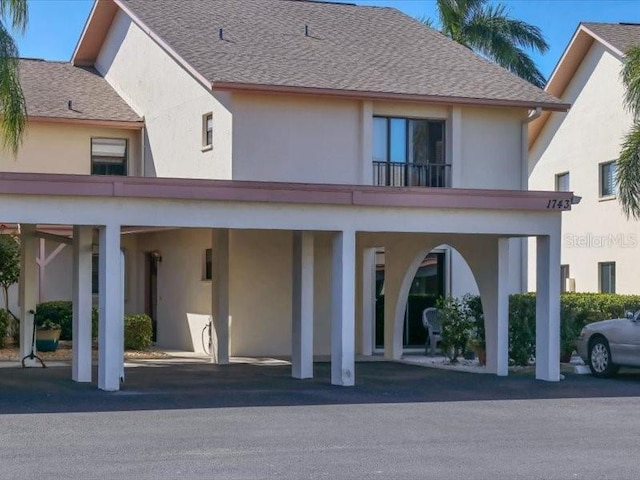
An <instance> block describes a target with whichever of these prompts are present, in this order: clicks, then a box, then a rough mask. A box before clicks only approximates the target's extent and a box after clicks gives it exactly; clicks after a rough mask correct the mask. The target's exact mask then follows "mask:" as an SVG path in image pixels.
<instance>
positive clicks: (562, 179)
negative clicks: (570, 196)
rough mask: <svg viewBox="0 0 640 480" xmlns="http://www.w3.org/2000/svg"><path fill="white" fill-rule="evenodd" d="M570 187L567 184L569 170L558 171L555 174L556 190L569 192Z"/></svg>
mask: <svg viewBox="0 0 640 480" xmlns="http://www.w3.org/2000/svg"><path fill="white" fill-rule="evenodd" d="M569 191H571V187H570V185H569V172H565V173H559V174H558V175H556V192H569Z"/></svg>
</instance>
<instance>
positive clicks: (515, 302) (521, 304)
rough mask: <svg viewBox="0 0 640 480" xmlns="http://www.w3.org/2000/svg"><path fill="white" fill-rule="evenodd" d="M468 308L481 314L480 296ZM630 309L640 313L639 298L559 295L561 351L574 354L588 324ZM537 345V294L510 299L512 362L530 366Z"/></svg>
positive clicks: (510, 349) (601, 294) (591, 294)
mask: <svg viewBox="0 0 640 480" xmlns="http://www.w3.org/2000/svg"><path fill="white" fill-rule="evenodd" d="M476 302H477V303H476ZM474 305H476V307H474ZM469 306H470V309H471V310H477V308H478V307H479V309H480V310H479V311H480V312H482V304H481V302H480V297H478V296H474V297H473V299H472V300H470V302H469ZM629 310H630V311H636V310H640V295H617V294H610V293H563V294H562V295H561V296H560V352H561V353H562V354H570V353H571V352H572V351H573V349H574V347H575V340H576V338H577V337H578V335H579V333H580V330H581V329H582V327H584V326H585V325H587V324H589V323H593V322H599V321H600V320H606V319H609V318H621V317H624V313H625V311H629ZM474 316H476V315H475V314H474ZM476 318H477V316H476ZM535 345H536V295H535V293H524V294H515V295H511V296H510V298H509V358H510V359H511V362H512V363H514V364H516V365H527V364H528V363H529V362H530V361H531V360H533V359H534V358H535V348H536V347H535Z"/></svg>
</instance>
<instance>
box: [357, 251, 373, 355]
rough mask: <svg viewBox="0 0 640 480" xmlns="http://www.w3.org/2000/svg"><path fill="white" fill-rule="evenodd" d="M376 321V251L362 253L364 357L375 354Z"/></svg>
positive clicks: (362, 340) (362, 339)
mask: <svg viewBox="0 0 640 480" xmlns="http://www.w3.org/2000/svg"><path fill="white" fill-rule="evenodd" d="M375 321H376V249H375V248H365V249H364V250H363V252H362V338H361V342H362V352H361V353H362V355H367V356H369V355H372V354H373V328H374V325H375Z"/></svg>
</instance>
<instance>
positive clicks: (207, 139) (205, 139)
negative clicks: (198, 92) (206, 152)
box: [202, 113, 213, 148]
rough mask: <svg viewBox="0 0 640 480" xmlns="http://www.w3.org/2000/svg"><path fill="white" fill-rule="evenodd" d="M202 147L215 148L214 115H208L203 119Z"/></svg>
mask: <svg viewBox="0 0 640 480" xmlns="http://www.w3.org/2000/svg"><path fill="white" fill-rule="evenodd" d="M202 147H203V148H211V147H213V114H212V113H207V114H206V115H204V116H203V117H202Z"/></svg>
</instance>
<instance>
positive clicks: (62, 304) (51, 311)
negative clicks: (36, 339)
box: [35, 300, 98, 340]
mask: <svg viewBox="0 0 640 480" xmlns="http://www.w3.org/2000/svg"><path fill="white" fill-rule="evenodd" d="M45 320H51V321H52V322H53V323H57V324H59V325H60V327H61V328H62V331H61V332H60V340H71V336H72V330H73V326H72V324H73V313H72V304H71V302H69V301H67V300H54V301H51V302H43V303H41V304H40V305H38V306H37V307H36V314H35V321H36V325H42V323H44V321H45ZM91 336H92V337H93V338H97V337H98V310H97V309H96V308H93V309H92V311H91Z"/></svg>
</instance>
